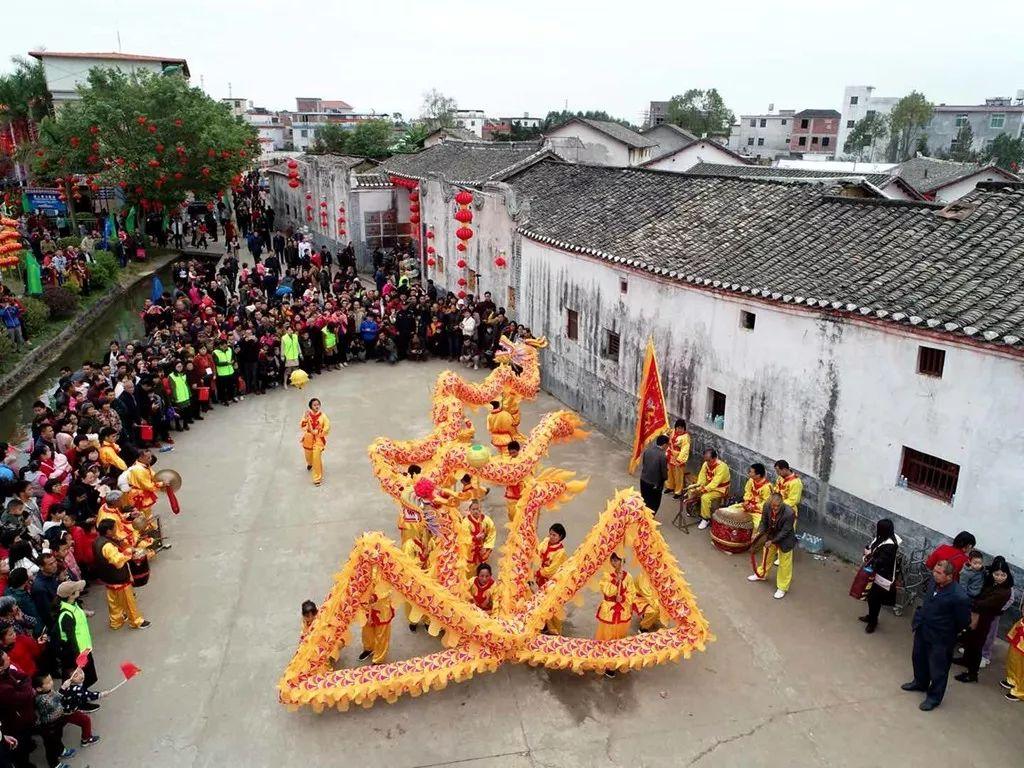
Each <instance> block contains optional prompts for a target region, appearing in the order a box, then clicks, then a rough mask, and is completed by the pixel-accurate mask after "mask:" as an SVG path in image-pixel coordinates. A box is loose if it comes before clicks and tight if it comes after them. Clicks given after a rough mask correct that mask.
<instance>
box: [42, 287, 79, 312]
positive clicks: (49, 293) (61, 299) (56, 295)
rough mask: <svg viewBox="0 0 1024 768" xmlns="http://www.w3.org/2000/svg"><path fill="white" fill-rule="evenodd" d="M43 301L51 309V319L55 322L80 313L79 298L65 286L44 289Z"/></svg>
mask: <svg viewBox="0 0 1024 768" xmlns="http://www.w3.org/2000/svg"><path fill="white" fill-rule="evenodd" d="M42 299H43V303H44V304H46V306H48V307H49V308H50V317H52V318H53V319H54V320H60V319H62V318H68V317H71V316H72V315H74V314H75V312H77V311H78V296H77V295H76V294H74V293H72V292H71V291H69V290H68V289H67V288H65V287H63V286H60V285H48V286H46V287H45V288H43V295H42Z"/></svg>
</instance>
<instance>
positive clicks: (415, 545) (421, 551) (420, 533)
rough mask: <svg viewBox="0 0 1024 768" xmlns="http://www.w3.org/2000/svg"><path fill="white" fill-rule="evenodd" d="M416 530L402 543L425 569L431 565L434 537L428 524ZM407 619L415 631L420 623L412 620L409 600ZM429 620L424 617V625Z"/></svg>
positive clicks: (405, 550) (406, 609)
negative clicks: (414, 533)
mask: <svg viewBox="0 0 1024 768" xmlns="http://www.w3.org/2000/svg"><path fill="white" fill-rule="evenodd" d="M415 530H416V535H415V536H413V537H412V538H410V539H409V540H408V541H406V542H405V543H404V544H403V545H402V551H403V552H405V554H407V555H408V556H409V557H411V558H412V559H413V560H414V561H416V564H417V565H418V566H419V567H420V568H422V569H423V570H424V571H425V570H427V569H428V568H429V567H430V550H431V548H432V547H431V544H432V539H431V536H430V531H429V530H427V527H426V525H423V526H420V527H419V528H417V529H415ZM405 620H406V621H407V622H409V631H410V632H415V631H416V627H417V626H418V625H417V624H415V623H414V622H413V621H412V605H410V604H409V603H408V602H406V604H405ZM427 622H428V620H427V619H426V617H424V618H423V619H422V623H423V625H424V626H426V625H427Z"/></svg>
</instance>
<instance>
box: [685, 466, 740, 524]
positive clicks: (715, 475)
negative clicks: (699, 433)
mask: <svg viewBox="0 0 1024 768" xmlns="http://www.w3.org/2000/svg"><path fill="white" fill-rule="evenodd" d="M731 480H732V478H731V476H730V475H729V465H728V464H726V463H725V462H724V461H721V460H719V458H718V451H716V450H715V449H714V448H708V449H707V450H705V451H704V463H703V464H701V466H700V472H698V473H697V482H696V483H695V484H694V486H693V488H692V489H691V490H690V498H691V499H694V498H700V525H698V526H697V527H698V528H700V529H701V530H703V529H704V528H707V527H708V525H710V520H711V504H712V502H715V501H718V500H719V499H724V498H725V496H726V494H728V493H729V483H730V482H731Z"/></svg>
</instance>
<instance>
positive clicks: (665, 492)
mask: <svg viewBox="0 0 1024 768" xmlns="http://www.w3.org/2000/svg"><path fill="white" fill-rule="evenodd" d="M663 493H664V494H665V495H666V496H668V495H669V494H670V493H672V489H671V488H666V489H665V490H664V491H663Z"/></svg>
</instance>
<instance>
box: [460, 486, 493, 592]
mask: <svg viewBox="0 0 1024 768" xmlns="http://www.w3.org/2000/svg"><path fill="white" fill-rule="evenodd" d="M462 524H463V526H464V527H465V528H466V530H467V531H469V538H470V540H471V541H472V545H471V547H470V550H469V563H468V565H467V570H468V575H469V576H470V577H472V576H473V575H474V574H475V573H476V569H477V566H479V565H481V564H482V563H486V562H487V561H488V559H490V557H491V551H492V550H493V549H494V542H495V540H496V539H497V536H498V533H497V530H496V529H495V527H494V521H493V520H491V518H490V517H489V516H487V515H485V514H484V513H483V510H482V509H481V508H480V502H479V501H471V502H469V513H468V514H467V515H466V516H465V517H464V518H463V520H462Z"/></svg>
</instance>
